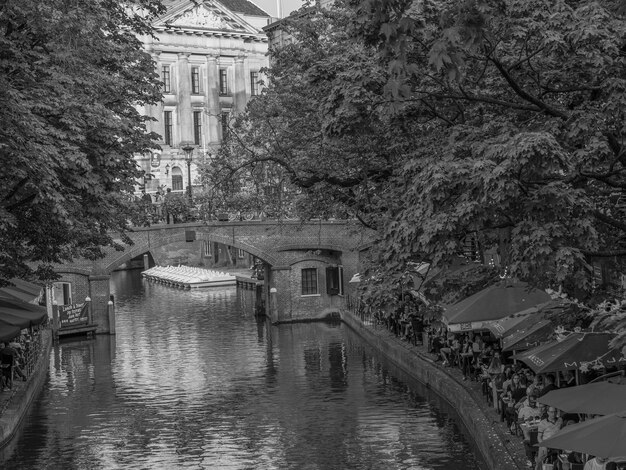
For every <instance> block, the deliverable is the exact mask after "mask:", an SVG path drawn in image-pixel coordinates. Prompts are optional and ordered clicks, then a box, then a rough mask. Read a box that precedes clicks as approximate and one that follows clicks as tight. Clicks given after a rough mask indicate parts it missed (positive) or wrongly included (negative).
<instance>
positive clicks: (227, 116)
mask: <svg viewBox="0 0 626 470" xmlns="http://www.w3.org/2000/svg"><path fill="white" fill-rule="evenodd" d="M229 120H230V113H222V140H228V134H229V131H228V121H229Z"/></svg>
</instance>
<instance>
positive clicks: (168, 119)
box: [163, 111, 173, 145]
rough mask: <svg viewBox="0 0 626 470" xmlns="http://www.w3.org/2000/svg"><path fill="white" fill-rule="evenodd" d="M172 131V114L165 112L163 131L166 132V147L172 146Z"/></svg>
mask: <svg viewBox="0 0 626 470" xmlns="http://www.w3.org/2000/svg"><path fill="white" fill-rule="evenodd" d="M172 129H173V123H172V112H171V111H165V112H163V131H164V132H165V135H164V136H163V138H164V139H165V145H172Z"/></svg>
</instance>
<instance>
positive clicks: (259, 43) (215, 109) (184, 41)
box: [137, 0, 270, 194]
mask: <svg viewBox="0 0 626 470" xmlns="http://www.w3.org/2000/svg"><path fill="white" fill-rule="evenodd" d="M164 3H165V4H166V6H167V13H166V14H165V15H163V16H162V17H161V18H159V19H158V20H157V21H156V22H155V23H154V26H155V29H156V33H155V37H144V38H142V39H143V43H144V45H145V49H146V50H147V51H148V52H150V54H152V57H153V58H154V62H155V64H156V71H157V72H158V73H159V75H160V77H161V81H162V82H163V101H162V102H161V103H160V104H159V105H158V106H149V107H146V108H144V109H143V112H144V113H145V114H146V115H149V116H151V117H153V118H155V119H156V121H154V122H152V123H150V124H149V127H148V129H149V130H150V131H153V132H155V133H157V134H159V135H160V136H161V141H160V142H159V144H160V146H161V148H162V150H161V151H160V152H159V151H155V152H153V153H151V154H148V155H142V156H138V157H137V161H138V164H139V166H140V167H141V168H142V169H143V170H144V171H145V173H146V175H148V176H147V178H146V181H145V188H146V191H147V192H148V193H151V194H154V193H155V192H156V191H157V190H158V189H159V188H171V189H172V191H173V192H175V193H182V192H184V191H187V188H188V185H189V183H190V182H191V184H192V187H193V185H194V184H195V183H196V182H195V179H196V175H197V172H196V165H195V163H196V162H198V161H202V160H206V159H208V158H210V156H211V153H212V152H215V150H216V148H217V147H219V145H220V143H221V142H222V139H224V137H225V135H226V133H227V129H228V122H229V119H230V118H231V117H232V116H233V114H236V113H238V112H241V111H242V110H243V109H245V107H246V103H247V101H248V99H249V98H250V96H253V95H256V94H258V93H259V92H260V88H259V87H260V83H259V81H260V80H261V77H260V71H261V69H262V68H263V67H266V66H267V64H268V59H267V36H266V35H265V33H264V32H263V31H262V28H263V27H264V26H266V25H267V24H268V23H269V22H270V16H269V15H268V14H267V13H266V12H264V11H263V10H261V9H260V8H259V7H258V6H256V5H254V4H253V3H251V2H249V1H247V0H219V1H218V0H205V1H202V2H199V1H188V0H174V1H169V2H164ZM184 148H186V149H187V152H185V150H183V149H184ZM190 148H193V151H192V152H191V157H192V159H191V162H190V163H188V162H187V160H186V157H187V156H188V155H187V154H188V153H189V149H190ZM190 179H191V181H190ZM140 183H141V182H140Z"/></svg>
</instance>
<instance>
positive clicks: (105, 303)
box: [89, 274, 111, 333]
mask: <svg viewBox="0 0 626 470" xmlns="http://www.w3.org/2000/svg"><path fill="white" fill-rule="evenodd" d="M110 279H111V276H110V275H108V274H98V275H91V276H89V297H90V298H91V308H92V315H93V321H94V323H96V324H97V325H98V327H97V328H96V333H108V332H109V331H110V328H111V325H109V300H110V298H111V291H110V288H109V281H110Z"/></svg>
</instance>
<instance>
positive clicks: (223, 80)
mask: <svg viewBox="0 0 626 470" xmlns="http://www.w3.org/2000/svg"><path fill="white" fill-rule="evenodd" d="M227 94H228V72H227V70H226V69H220V95H227Z"/></svg>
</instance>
